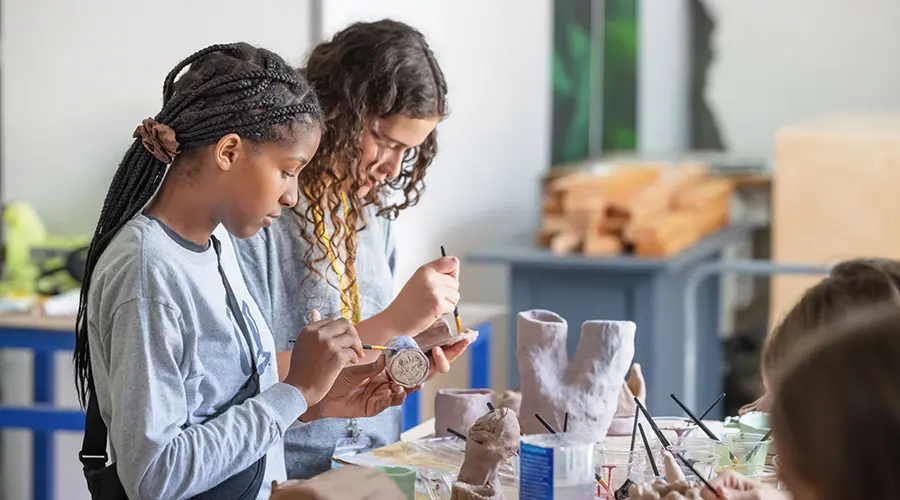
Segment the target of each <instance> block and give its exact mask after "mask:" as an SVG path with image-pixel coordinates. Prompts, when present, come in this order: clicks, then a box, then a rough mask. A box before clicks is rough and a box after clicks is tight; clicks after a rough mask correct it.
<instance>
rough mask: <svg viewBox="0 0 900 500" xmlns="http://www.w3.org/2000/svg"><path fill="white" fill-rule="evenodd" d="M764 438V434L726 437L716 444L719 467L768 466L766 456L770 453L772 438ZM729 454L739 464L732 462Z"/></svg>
mask: <svg viewBox="0 0 900 500" xmlns="http://www.w3.org/2000/svg"><path fill="white" fill-rule="evenodd" d="M764 437H765V435H764V434H746V433H741V434H734V435H730V436H725V437H724V438H723V439H722V440H721V441H720V442H718V443H716V444H715V450H716V453H717V454H718V455H719V467H720V468H725V467H729V466H732V465H740V464H750V465H758V466H762V465H766V456H767V455H768V453H769V445H770V444H772V438H768V439H765V440H764V439H763V438H764ZM729 452H730V453H731V454H732V455H734V457H735V458H736V459H737V464H735V463H734V461H733V460H731V458H730V455H729Z"/></svg>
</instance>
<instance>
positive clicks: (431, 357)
mask: <svg viewBox="0 0 900 500" xmlns="http://www.w3.org/2000/svg"><path fill="white" fill-rule="evenodd" d="M464 333H473V332H472V330H466V331H465V332H464ZM474 333H475V336H474V337H472V338H466V339H462V340H460V341H459V342H457V343H455V344H450V345H445V346H444V347H443V348H441V347H435V348H434V349H432V350H431V352H430V353H429V354H428V361H430V362H431V369H430V370H429V371H428V380H431V379H432V378H434V376H435V375H437V374H439V373H447V372H449V371H450V364H451V363H453V362H454V361H456V358H458V357H460V356H461V355H462V353H464V352H466V348H468V347H469V346H470V345H471V344H472V343H473V342H475V341H476V340H478V332H474Z"/></svg>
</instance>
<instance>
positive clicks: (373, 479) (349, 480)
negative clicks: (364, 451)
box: [269, 465, 406, 500]
mask: <svg viewBox="0 0 900 500" xmlns="http://www.w3.org/2000/svg"><path fill="white" fill-rule="evenodd" d="M269 498H271V499H272V500H406V495H404V494H403V492H402V491H400V488H399V487H397V485H396V484H394V482H393V481H391V480H390V479H389V478H388V477H387V476H386V475H384V474H382V473H381V472H378V471H376V470H374V469H369V468H366V467H358V466H355V465H345V466H342V467H338V468H336V469H331V470H330V471H328V472H326V473H324V474H321V475H319V476H316V477H314V478H312V479H305V480H290V481H285V482H283V483H281V484H277V483H275V482H274V481H273V482H272V495H271V496H270V497H269Z"/></svg>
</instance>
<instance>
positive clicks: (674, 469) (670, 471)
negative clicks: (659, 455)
mask: <svg viewBox="0 0 900 500" xmlns="http://www.w3.org/2000/svg"><path fill="white" fill-rule="evenodd" d="M663 462H665V464H666V480H667V481H668V482H669V483H670V484H671V483H676V484H677V483H678V482H679V481H684V480H685V476H684V471H682V470H681V467H679V465H678V461H677V460H676V459H675V455H672V453H671V452H669V451H668V450H666V451H664V452H663Z"/></svg>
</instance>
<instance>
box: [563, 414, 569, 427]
mask: <svg viewBox="0 0 900 500" xmlns="http://www.w3.org/2000/svg"><path fill="white" fill-rule="evenodd" d="M568 431H569V412H566V418H565V420H563V432H568Z"/></svg>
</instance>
